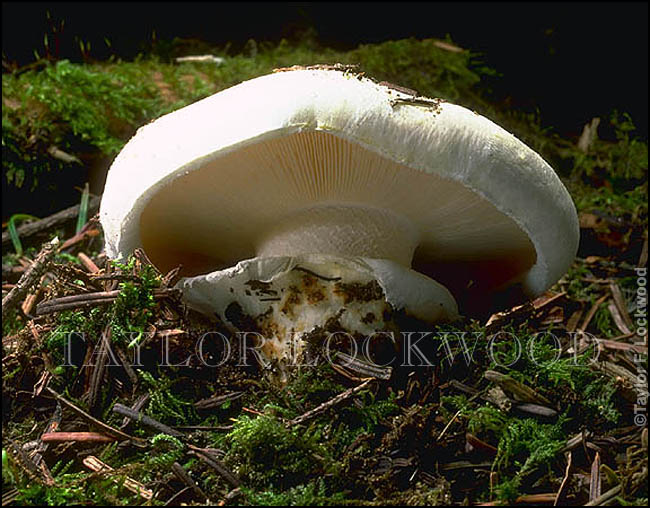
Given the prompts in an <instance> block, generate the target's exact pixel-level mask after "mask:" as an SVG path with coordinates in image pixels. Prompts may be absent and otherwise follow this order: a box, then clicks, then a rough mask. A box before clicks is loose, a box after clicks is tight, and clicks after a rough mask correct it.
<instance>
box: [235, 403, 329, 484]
mask: <svg viewBox="0 0 650 508" xmlns="http://www.w3.org/2000/svg"><path fill="white" fill-rule="evenodd" d="M319 438H320V436H319V434H318V432H317V431H316V432H313V431H312V432H305V431H304V429H288V428H286V427H285V426H284V425H283V424H282V423H281V422H280V421H278V419H276V418H275V417H273V416H267V415H264V416H258V417H256V418H249V417H248V416H242V417H240V418H238V419H237V421H236V422H235V427H234V429H233V430H232V431H230V432H229V433H228V435H227V436H226V437H225V443H227V445H228V452H227V454H226V461H227V462H228V463H229V464H231V465H232V466H234V467H235V468H236V470H237V472H238V473H239V474H240V475H241V476H242V477H244V478H246V480H247V484H248V485H252V486H256V487H262V488H263V487H265V486H267V485H274V486H275V487H277V488H280V489H287V488H290V487H296V486H297V485H300V484H302V483H305V482H306V481H308V479H309V477H310V476H313V475H315V473H316V472H322V471H324V470H325V469H327V466H328V464H329V461H328V460H327V456H328V452H327V450H326V449H324V448H323V447H322V446H321V445H320V444H319V442H320V439H319Z"/></svg>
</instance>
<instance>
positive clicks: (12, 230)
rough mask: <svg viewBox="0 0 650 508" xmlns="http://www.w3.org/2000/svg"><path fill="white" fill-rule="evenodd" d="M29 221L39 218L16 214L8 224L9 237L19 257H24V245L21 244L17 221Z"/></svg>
mask: <svg viewBox="0 0 650 508" xmlns="http://www.w3.org/2000/svg"><path fill="white" fill-rule="evenodd" d="M28 219H34V220H38V217H34V216H33V215H28V214H26V213H15V214H14V215H12V216H11V217H9V222H8V223H7V230H8V231H9V236H10V237H11V243H13V245H14V250H15V251H16V254H18V255H19V256H22V255H23V245H22V243H20V237H19V236H18V229H16V221H19V220H28Z"/></svg>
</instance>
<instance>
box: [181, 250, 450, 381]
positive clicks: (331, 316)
mask: <svg viewBox="0 0 650 508" xmlns="http://www.w3.org/2000/svg"><path fill="white" fill-rule="evenodd" d="M177 287H179V288H181V289H182V291H183V295H184V298H185V301H186V302H187V304H188V305H189V306H190V307H191V308H193V309H195V310H198V311H200V312H202V313H204V314H208V315H211V316H214V315H216V316H218V317H219V318H220V319H221V320H222V321H224V322H225V323H227V324H230V325H231V326H232V327H233V328H235V329H236V330H237V331H238V332H240V338H241V337H242V334H245V335H244V337H245V338H247V339H250V338H254V349H255V351H256V356H258V359H259V360H260V361H261V363H262V364H263V365H264V366H266V367H268V368H270V369H271V370H272V371H274V372H275V374H279V378H280V379H286V374H287V369H288V368H289V367H291V366H298V365H304V364H305V361H306V360H308V359H309V358H312V357H313V355H312V353H314V347H315V348H316V351H315V354H321V353H323V349H322V348H323V346H325V345H326V344H325V343H324V342H325V341H326V340H327V338H328V334H329V331H330V330H338V331H345V332H346V333H348V334H350V336H353V337H359V336H360V335H361V336H364V337H367V336H370V335H372V334H373V333H376V332H378V331H385V330H390V329H392V328H394V326H392V325H393V324H392V319H391V318H392V315H393V312H394V311H399V310H404V311H405V312H406V314H410V315H412V316H413V317H415V318H417V319H420V320H423V321H426V322H431V323H433V322H438V321H447V320H452V319H454V318H456V317H457V315H458V310H457V306H456V302H455V301H454V299H453V297H452V296H451V294H450V293H449V291H447V289H446V288H445V287H443V286H442V285H440V284H438V283H437V282H435V281H434V280H432V279H429V278H428V277H425V276H424V275H422V274H420V273H418V272H415V271H413V270H410V269H409V268H406V267H404V266H403V265H401V264H399V263H396V262H394V261H390V260H386V259H371V258H360V257H340V256H331V255H322V254H306V255H299V256H292V257H288V256H280V257H258V258H253V259H249V260H245V261H242V262H240V263H238V264H237V265H236V266H234V267H232V268H229V269H226V270H222V271H218V272H212V273H210V274H207V275H201V276H197V277H191V278H186V279H182V280H181V281H180V282H179V283H178V284H177Z"/></svg>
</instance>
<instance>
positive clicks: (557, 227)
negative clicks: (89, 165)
mask: <svg viewBox="0 0 650 508" xmlns="http://www.w3.org/2000/svg"><path fill="white" fill-rule="evenodd" d="M100 213H101V222H102V226H103V228H104V232H105V238H106V252H107V255H108V256H109V257H110V258H120V257H123V256H126V255H128V254H129V253H131V252H132V251H133V250H134V249H135V248H137V247H141V248H144V249H145V251H146V252H147V254H148V256H149V257H150V258H151V259H152V260H153V262H154V263H155V264H157V265H158V266H159V267H160V268H161V269H171V268H173V267H175V266H176V265H178V264H183V265H184V266H185V267H186V269H187V271H186V272H184V273H185V274H186V275H199V274H205V273H207V272H209V271H214V270H217V269H223V268H225V267H229V266H232V265H234V264H236V263H237V262H239V261H240V260H244V259H249V258H253V257H255V256H262V257H274V256H299V255H304V254H312V253H320V254H331V255H336V254H340V251H341V249H343V251H344V252H343V253H344V255H346V256H353V257H354V256H356V257H361V258H374V259H389V260H392V261H394V262H396V263H399V264H401V265H404V266H406V267H408V266H409V265H410V264H411V259H413V263H414V268H416V269H418V267H423V268H422V270H423V271H425V272H427V273H431V272H432V273H435V274H436V275H441V276H442V278H443V279H445V281H447V280H451V279H459V280H462V281H463V284H466V283H467V284H470V283H473V284H474V285H475V286H478V287H479V288H480V289H481V291H483V292H484V293H485V294H489V292H490V291H494V290H495V289H498V288H501V287H504V286H506V285H508V284H513V283H519V284H521V286H522V288H523V290H524V292H525V293H526V294H527V295H529V296H534V295H537V294H540V293H541V292H543V291H544V290H545V289H547V288H548V287H549V286H550V285H552V284H553V283H554V282H555V281H557V280H558V279H559V278H560V277H561V276H562V275H563V274H564V272H565V271H566V270H567V268H568V267H569V265H570V263H571V262H572V260H573V258H574V256H575V253H576V250H577V245H578V238H579V228H578V221H577V215H576V211H575V207H574V205H573V202H572V200H571V198H570V196H569V194H568V192H567V190H566V189H565V188H564V186H563V185H562V183H561V182H560V180H559V178H558V177H557V176H556V174H555V172H554V171H553V169H552V168H551V167H550V166H549V165H548V164H547V163H546V162H545V161H544V160H543V159H542V158H541V157H540V156H539V155H538V154H537V153H535V152H534V151H533V150H531V149H530V148H528V147H527V146H526V145H525V144H524V143H522V142H521V141H519V140H518V139H516V138H515V137H514V136H513V135H511V134H509V133H508V132H506V131H505V130H504V129H502V128H501V127H499V126H498V125H496V124H494V123H493V122H491V121H490V120H488V119H486V118H484V117H482V116H480V115H478V114H476V113H474V112H472V111H470V110H467V109H465V108H463V107H460V106H456V105H453V104H449V103H444V102H437V101H425V100H420V101H413V100H412V97H410V96H408V95H406V94H404V93H402V92H399V91H396V90H394V89H390V88H388V87H386V86H383V85H380V84H377V83H375V82H374V81H372V80H370V79H366V78H362V77H358V76H356V75H354V74H352V73H344V72H340V71H336V70H315V69H308V70H294V71H290V72H280V73H274V74H270V75H266V76H262V77H260V78H256V79H253V80H250V81H246V82H244V83H241V84H239V85H237V86H234V87H232V88H229V89H227V90H224V91H222V92H219V93H217V94H215V95H213V96H211V97H208V98H206V99H204V100H201V101H199V102H197V103H195V104H192V105H190V106H188V107H185V108H183V109H180V110H178V111H176V112H174V113H171V114H168V115H166V116H164V117H162V118H160V119H158V120H156V121H155V122H152V123H150V124H149V125H146V126H144V127H142V128H141V129H139V130H138V132H137V134H136V135H135V136H134V138H133V139H132V140H131V141H130V142H129V143H128V144H127V145H126V146H125V148H124V149H123V150H122V152H121V153H120V154H119V155H118V156H117V158H116V159H115V162H114V163H113V165H112V167H111V169H110V171H109V174H108V178H107V182H106V188H105V191H104V195H103V200H102V205H101V212H100ZM441 267H442V268H441ZM446 267H448V268H446ZM471 281H473V282H471Z"/></svg>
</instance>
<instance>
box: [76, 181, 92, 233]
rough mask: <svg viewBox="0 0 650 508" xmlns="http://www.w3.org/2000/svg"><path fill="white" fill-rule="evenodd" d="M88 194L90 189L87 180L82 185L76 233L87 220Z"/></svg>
mask: <svg viewBox="0 0 650 508" xmlns="http://www.w3.org/2000/svg"><path fill="white" fill-rule="evenodd" d="M89 196H90V190H89V188H88V182H86V185H85V186H84V191H83V193H82V194H81V204H80V205H79V218H78V219H77V231H76V234H79V233H80V232H81V229H82V228H83V227H84V226H85V225H86V222H88V197H89Z"/></svg>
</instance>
